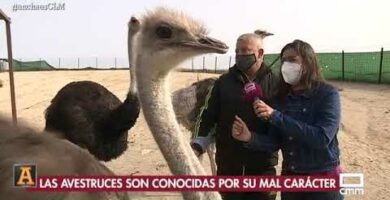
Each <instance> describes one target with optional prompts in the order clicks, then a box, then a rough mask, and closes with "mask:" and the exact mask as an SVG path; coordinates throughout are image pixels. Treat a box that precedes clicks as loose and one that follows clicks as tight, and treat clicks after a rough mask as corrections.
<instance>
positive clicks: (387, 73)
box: [264, 51, 390, 83]
mask: <svg viewBox="0 0 390 200" xmlns="http://www.w3.org/2000/svg"><path fill="white" fill-rule="evenodd" d="M380 54H381V53H380V52H364V53H344V80H348V81H360V82H374V83H377V82H378V81H379V74H380V72H379V71H380V70H379V69H380ZM342 55H343V54H342V53H341V52H340V53H318V54H317V57H318V61H319V62H320V66H321V68H322V74H323V75H324V77H325V79H328V80H343V67H342V66H343V58H342ZM278 56H279V55H278V54H267V55H265V58H264V60H265V62H266V63H267V64H268V65H269V64H271V63H272V62H273V61H274V60H275V59H276V58H277V57H278ZM272 69H273V70H274V72H277V73H279V71H280V60H278V61H277V62H276V63H275V64H274V65H273V67H272ZM381 75H382V80H381V82H382V83H390V51H384V52H383V62H382V74H381Z"/></svg>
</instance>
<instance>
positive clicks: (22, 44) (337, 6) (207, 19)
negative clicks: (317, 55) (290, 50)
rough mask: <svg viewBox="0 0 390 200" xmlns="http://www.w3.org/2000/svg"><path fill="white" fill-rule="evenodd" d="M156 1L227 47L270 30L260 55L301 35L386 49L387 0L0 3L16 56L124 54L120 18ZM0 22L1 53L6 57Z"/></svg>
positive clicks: (332, 44)
mask: <svg viewBox="0 0 390 200" xmlns="http://www.w3.org/2000/svg"><path fill="white" fill-rule="evenodd" d="M51 2H56V3H65V10H63V11H43V10H40V11H13V6H14V5H15V4H26V5H28V4H31V3H34V4H36V5H37V4H43V5H45V4H47V3H51ZM158 6H167V7H170V8H174V9H178V10H182V11H184V12H186V13H188V14H189V15H192V16H193V17H195V18H196V19H199V20H200V21H202V22H203V23H204V24H206V26H207V27H208V28H209V29H210V35H211V36H213V37H215V38H218V39H220V40H222V41H224V42H226V43H227V44H228V46H230V50H229V52H228V54H231V55H233V54H234V46H235V41H236V38H237V37H238V36H239V35H240V34H242V33H247V32H253V31H254V30H255V29H265V30H267V31H269V32H272V33H274V34H275V35H274V36H271V37H269V38H267V39H265V41H264V43H265V52H266V53H277V52H279V51H280V49H281V48H282V47H283V46H284V45H285V44H287V43H288V42H291V41H293V40H294V39H302V40H304V41H306V42H308V43H310V44H311V45H312V46H313V48H314V49H315V50H316V51H317V52H334V51H341V50H345V51H378V50H379V49H380V48H381V47H384V48H385V50H386V49H387V50H390V14H388V11H389V8H390V1H388V0H370V1H368V0H364V1H363V0H327V1H315V0H239V1H238V0H237V1H228V0H224V1H223V0H196V1H189V0H165V1H163V0H138V1H135V0H111V1H109V0H54V1H53V0H50V1H49V0H0V8H1V9H2V10H3V11H4V12H5V13H6V14H7V15H8V16H9V17H10V18H11V20H12V24H11V30H12V43H13V54H14V57H15V58H42V57H122V58H126V57H127V46H126V45H127V22H128V21H129V19H130V17H131V16H132V15H136V16H141V15H142V14H143V13H144V12H145V11H146V10H148V9H153V8H155V7H158ZM5 42H6V40H5V25H4V23H3V22H1V23H0V57H5V56H6V55H7V54H6V43H5Z"/></svg>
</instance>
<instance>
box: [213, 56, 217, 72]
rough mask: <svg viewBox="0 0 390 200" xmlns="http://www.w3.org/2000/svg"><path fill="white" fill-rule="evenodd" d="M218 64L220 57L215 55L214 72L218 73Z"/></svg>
mask: <svg viewBox="0 0 390 200" xmlns="http://www.w3.org/2000/svg"><path fill="white" fill-rule="evenodd" d="M217 65H218V57H217V56H215V66H214V73H217Z"/></svg>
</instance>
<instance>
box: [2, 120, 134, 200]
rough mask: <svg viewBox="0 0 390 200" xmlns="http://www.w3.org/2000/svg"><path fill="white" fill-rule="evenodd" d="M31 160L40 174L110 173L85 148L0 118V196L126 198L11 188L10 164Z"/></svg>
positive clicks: (77, 199) (123, 197) (37, 199)
mask: <svg viewBox="0 0 390 200" xmlns="http://www.w3.org/2000/svg"><path fill="white" fill-rule="evenodd" d="M18 163H19V164H23V163H33V164H36V166H37V171H38V174H39V175H40V176H53V175H55V176H61V175H84V176H89V175H99V176H113V175H114V173H113V172H112V171H110V170H109V169H108V168H107V167H106V166H104V165H103V164H101V163H100V162H99V161H98V160H96V159H95V158H94V157H93V156H92V155H90V154H89V153H88V152H87V151H86V150H84V149H81V148H80V147H78V146H76V145H74V144H72V143H70V142H68V141H66V140H61V139H58V138H57V137H55V136H54V135H51V134H40V133H37V132H35V131H33V130H32V129H30V128H27V127H22V126H19V127H17V126H14V125H12V123H11V122H9V121H7V120H5V119H4V118H1V117H0V171H1V179H0V199H15V200H23V199H30V200H41V199H57V200H71V199H72V200H109V199H115V200H126V199H129V197H128V196H127V193H124V192H122V193H118V192H96V193H92V192H70V193H69V192H59V193H53V192H28V191H26V190H24V189H21V188H15V187H13V186H12V183H13V166H14V164H18Z"/></svg>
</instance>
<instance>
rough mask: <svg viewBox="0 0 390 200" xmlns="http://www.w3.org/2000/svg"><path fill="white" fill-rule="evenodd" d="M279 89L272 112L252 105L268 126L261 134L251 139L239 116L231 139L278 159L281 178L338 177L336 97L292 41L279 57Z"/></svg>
mask: <svg viewBox="0 0 390 200" xmlns="http://www.w3.org/2000/svg"><path fill="white" fill-rule="evenodd" d="M280 56H281V59H282V67H281V74H282V77H283V79H282V84H281V86H280V87H281V88H280V89H279V92H278V95H277V96H276V99H275V105H273V106H272V107H271V106H269V105H267V104H265V103H264V102H262V101H260V100H256V101H255V102H254V103H253V109H254V111H255V113H256V115H257V116H258V117H260V118H262V120H268V121H269V124H270V126H269V130H268V131H267V133H265V134H252V133H251V131H250V130H248V128H247V126H246V124H245V122H244V121H242V120H241V119H240V118H239V117H238V116H236V120H235V121H234V123H233V128H232V136H233V137H234V138H235V139H237V140H240V141H243V142H245V145H246V146H247V147H248V148H252V149H257V150H270V149H272V150H277V149H281V150H282V153H283V165H282V175H332V174H334V175H337V174H338V173H340V167H339V165H340V158H339V154H340V151H339V145H338V140H337V132H338V129H339V124H340V97H339V94H338V91H337V89H335V88H334V87H332V86H330V85H328V84H327V83H325V82H324V80H323V78H322V75H321V69H320V66H319V63H318V60H317V57H316V54H315V52H314V50H313V48H312V47H311V46H310V45H309V44H308V43H306V42H303V41H301V40H295V41H293V42H292V43H289V44H287V45H286V46H285V47H284V48H283V49H282V51H281V54H280ZM342 198H343V197H342V196H341V195H340V194H339V192H304V193H291V192H290V193H288V192H283V193H282V200H295V199H296V200H305V199H316V200H322V199H323V200H325V199H326V200H333V199H342Z"/></svg>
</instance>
